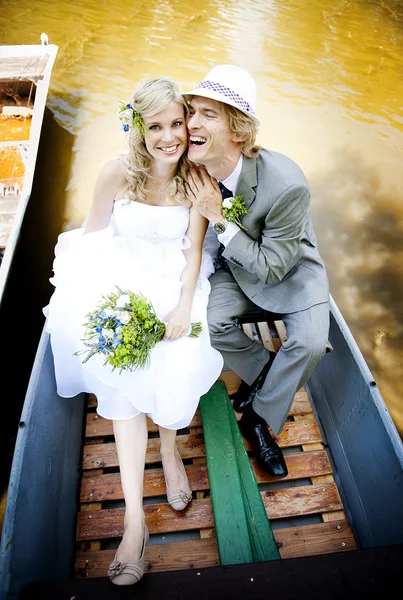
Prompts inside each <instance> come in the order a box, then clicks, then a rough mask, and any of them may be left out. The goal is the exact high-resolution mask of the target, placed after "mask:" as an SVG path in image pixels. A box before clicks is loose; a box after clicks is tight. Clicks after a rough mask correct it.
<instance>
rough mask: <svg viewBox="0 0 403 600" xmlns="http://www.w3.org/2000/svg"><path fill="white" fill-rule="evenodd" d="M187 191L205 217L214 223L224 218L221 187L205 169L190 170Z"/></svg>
mask: <svg viewBox="0 0 403 600" xmlns="http://www.w3.org/2000/svg"><path fill="white" fill-rule="evenodd" d="M187 189H188V194H189V197H190V199H191V201H192V203H193V204H194V206H196V208H197V209H198V211H199V213H200V214H201V215H203V217H206V219H208V220H209V221H211V222H212V223H215V222H216V221H221V220H222V219H223V218H224V216H223V212H222V195H221V191H220V188H219V185H218V183H217V180H216V179H214V177H210V175H209V174H208V172H207V171H206V169H205V168H204V167H198V168H197V169H196V168H192V169H190V173H189V179H188V184H187Z"/></svg>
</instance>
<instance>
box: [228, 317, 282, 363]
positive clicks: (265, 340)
mask: <svg viewBox="0 0 403 600" xmlns="http://www.w3.org/2000/svg"><path fill="white" fill-rule="evenodd" d="M235 322H236V324H237V325H238V326H239V327H241V328H242V329H243V331H244V332H245V333H246V335H247V336H248V337H249V338H250V339H251V340H253V339H255V340H257V341H259V342H260V343H262V344H263V345H264V347H265V348H267V350H270V351H271V352H278V351H279V349H280V347H281V344H282V343H283V342H285V341H286V340H287V329H286V326H285V323H284V321H283V320H282V319H281V317H280V315H279V314H277V313H272V312H269V311H267V310H264V309H259V308H256V309H252V310H250V311H249V312H247V313H246V314H244V315H242V317H239V318H237V319H236V321H235Z"/></svg>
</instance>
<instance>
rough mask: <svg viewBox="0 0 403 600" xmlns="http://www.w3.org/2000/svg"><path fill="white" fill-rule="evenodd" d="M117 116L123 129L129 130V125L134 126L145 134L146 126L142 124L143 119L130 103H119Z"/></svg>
mask: <svg viewBox="0 0 403 600" xmlns="http://www.w3.org/2000/svg"><path fill="white" fill-rule="evenodd" d="M118 118H119V119H120V120H121V121H122V127H123V131H129V129H130V128H131V127H133V125H134V127H136V128H137V129H138V131H139V132H140V133H142V134H144V135H145V134H146V133H147V131H148V128H147V126H146V125H144V122H143V119H142V118H141V115H140V113H139V112H137V110H135V109H134V108H133V106H132V105H131V104H125V103H124V102H121V103H120V108H119V112H118Z"/></svg>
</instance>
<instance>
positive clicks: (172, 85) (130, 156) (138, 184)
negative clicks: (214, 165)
mask: <svg viewBox="0 0 403 600" xmlns="http://www.w3.org/2000/svg"><path fill="white" fill-rule="evenodd" d="M172 101H175V102H177V103H178V104H181V105H182V106H183V110H184V116H185V117H187V116H188V113H189V108H188V105H187V103H186V102H185V99H184V98H183V96H182V94H181V92H180V90H179V86H178V84H177V83H176V82H175V81H174V80H173V79H170V78H169V77H158V78H157V79H149V80H147V81H145V82H144V83H142V84H141V85H140V86H139V87H138V88H137V90H136V91H135V92H134V94H133V97H132V100H131V106H132V107H133V109H134V110H135V111H136V112H137V113H139V115H140V117H141V118H144V117H151V116H153V115H156V114H157V113H159V112H161V111H163V110H165V109H166V108H167V106H168V105H169V104H170V103H171V102H172ZM146 135H147V134H146ZM128 146H129V152H128V153H127V154H122V155H120V157H119V158H120V159H121V160H122V161H123V162H124V163H125V165H126V169H127V170H126V179H127V181H128V182H129V188H128V190H127V195H128V197H129V198H130V199H131V200H140V201H144V200H145V199H146V189H145V186H146V183H147V180H148V178H149V174H150V165H151V156H150V154H149V153H148V151H147V148H146V145H145V141H144V132H143V128H141V127H138V126H136V125H135V124H134V125H133V126H131V127H130V129H129V135H128ZM189 168H190V162H189V160H188V158H187V155H186V152H184V153H183V154H182V156H181V157H180V159H179V161H178V164H177V167H176V173H175V175H174V177H173V178H172V181H171V183H170V184H169V186H168V188H167V194H168V195H169V196H170V197H171V198H173V200H174V202H175V203H178V204H183V203H185V202H188V196H187V194H186V188H185V182H186V181H187V176H188V172H189Z"/></svg>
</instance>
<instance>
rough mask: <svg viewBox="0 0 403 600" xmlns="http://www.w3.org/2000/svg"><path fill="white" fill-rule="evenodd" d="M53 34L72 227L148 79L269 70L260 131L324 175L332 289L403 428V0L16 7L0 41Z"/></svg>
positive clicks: (321, 208) (185, 79)
mask: <svg viewBox="0 0 403 600" xmlns="http://www.w3.org/2000/svg"><path fill="white" fill-rule="evenodd" d="M42 32H46V33H47V35H48V36H49V41H50V43H54V44H57V45H58V46H59V53H58V57H57V59H56V63H55V66H54V70H53V75H52V80H51V85H50V91H49V98H48V106H49V107H50V109H51V111H52V113H53V115H54V118H55V119H56V121H57V122H58V123H59V125H60V126H61V127H62V128H63V129H64V130H67V131H68V132H69V133H70V134H72V135H73V139H74V144H73V155H72V156H71V149H70V147H68V148H66V155H65V157H64V158H65V160H62V161H59V165H60V167H59V168H60V173H59V174H60V176H62V177H63V179H64V180H67V182H68V184H67V187H66V190H65V191H64V194H65V207H66V209H65V225H64V227H65V229H69V228H72V227H75V226H78V225H79V224H81V221H82V219H83V218H84V217H85V215H86V213H87V210H88V208H89V205H90V201H91V193H92V186H93V183H94V178H95V176H96V174H97V172H98V170H99V168H100V166H101V164H102V163H103V162H104V161H106V160H108V159H109V158H111V157H113V156H115V155H116V153H117V152H119V151H120V150H121V149H122V147H123V140H124V138H123V134H122V132H121V130H120V123H119V122H118V120H117V119H116V111H117V107H118V103H119V101H127V100H128V99H129V98H130V95H131V92H132V90H133V88H134V87H135V85H136V84H137V82H138V81H139V80H140V79H143V78H145V77H150V76H156V75H169V76H171V77H173V78H175V79H177V80H178V81H179V83H180V85H181V88H182V90H183V91H186V90H187V89H191V87H192V86H193V85H194V84H196V83H198V82H199V80H200V79H201V78H202V77H203V76H204V75H205V74H206V73H207V71H208V70H209V69H210V68H211V67H212V66H214V65H215V64H218V63H233V64H238V65H240V66H242V67H244V68H246V69H247V70H248V71H249V72H250V73H251V74H252V75H253V76H254V77H255V79H256V81H257V86H258V107H257V113H258V116H259V118H260V119H261V121H262V127H261V129H260V133H259V142H260V143H261V144H262V145H264V146H266V147H269V148H270V149H272V150H277V151H279V152H283V153H285V154H287V155H288V156H290V157H291V158H293V159H294V160H295V161H296V162H297V163H298V164H299V165H300V166H301V167H302V169H303V170H304V171H305V174H306V175H307V177H308V180H309V182H310V185H311V189H312V215H313V220H314V224H315V228H316V232H317V235H318V239H319V244H320V250H321V254H322V256H323V258H324V260H325V262H326V264H327V268H328V272H329V278H330V285H331V293H332V295H333V297H334V299H335V300H336V303H337V305H338V307H339V308H340V310H341V312H342V314H343V316H344V318H345V319H346V321H347V323H348V325H349V326H350V328H351V330H352V332H353V335H354V336H355V339H356V341H357V343H358V345H359V347H360V349H361V351H362V352H363V354H364V357H365V358H366V360H367V362H368V364H369V366H370V368H371V371H372V373H373V375H374V377H375V379H376V381H377V382H378V385H379V388H380V390H381V393H382V395H383V397H384V399H385V402H386V404H387V406H388V408H389V410H390V413H391V415H392V418H393V420H394V422H395V424H396V426H397V428H398V430H399V431H400V433H403V407H402V398H403V377H402V375H403V367H402V364H403V305H402V288H403V285H402V284H403V272H402V264H403V202H402V200H403V198H402V195H403V192H402V189H403V185H402V184H403V175H402V173H403V169H402V158H403V58H402V57H403V5H402V3H401V2H400V1H399V0H354V1H352V0H351V1H349V0H334V1H333V2H329V1H328V0H288V1H287V2H284V1H281V0H265V1H263V0H243V1H242V2H239V1H236V0H221V1H213V0H207V1H205V2H203V3H202V2H200V1H199V2H196V1H195V0H186V1H184V0H176V1H175V0H158V1H156V0H147V1H145V0H140V1H137V2H135V1H129V0H119V2H118V1H116V0H111V1H100V0H69V1H68V2H67V1H65V0H58V1H57V2H53V1H52V2H51V1H45V0H35V2H32V0H3V1H2V2H1V11H0V43H2V44H21V43H25V44H31V43H39V38H40V34H41V33H42ZM52 176H53V177H55V176H56V177H57V176H58V173H53V174H52Z"/></svg>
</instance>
